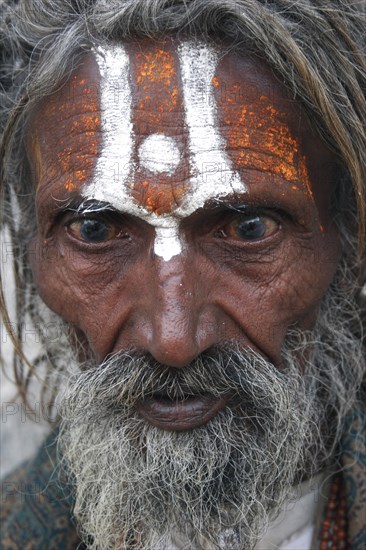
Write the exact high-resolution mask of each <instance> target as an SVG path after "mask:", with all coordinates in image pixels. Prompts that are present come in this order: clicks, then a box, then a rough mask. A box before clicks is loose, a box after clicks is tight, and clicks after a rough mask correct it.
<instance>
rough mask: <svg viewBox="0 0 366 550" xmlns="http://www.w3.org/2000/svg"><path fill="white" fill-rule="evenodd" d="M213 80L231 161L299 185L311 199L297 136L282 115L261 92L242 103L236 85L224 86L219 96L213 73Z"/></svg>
mask: <svg viewBox="0 0 366 550" xmlns="http://www.w3.org/2000/svg"><path fill="white" fill-rule="evenodd" d="M214 80H215V82H213V84H214V86H215V87H216V88H217V89H218V91H217V98H220V99H219V116H220V122H221V124H222V123H224V132H225V137H226V140H227V152H228V154H229V156H230V157H231V158H232V160H233V161H234V163H235V164H236V165H237V166H238V167H239V168H244V169H253V170H259V171H264V172H270V173H272V174H275V175H277V176H280V177H281V178H283V179H284V180H286V181H289V182H292V183H293V184H294V185H295V184H296V183H298V184H301V187H302V188H304V186H305V189H306V192H307V193H309V195H310V197H311V198H312V199H313V194H312V191H311V186H310V179H309V175H308V171H307V167H306V158H305V155H302V154H301V153H300V141H299V139H297V138H295V137H294V136H293V134H292V133H291V130H290V128H289V127H288V125H287V124H286V123H285V122H284V120H285V114H284V113H283V112H281V111H279V110H278V109H277V108H276V107H275V106H274V105H273V104H272V103H271V101H270V100H269V98H268V97H267V96H265V95H261V96H259V97H258V99H256V101H255V102H254V101H253V102H251V103H248V102H246V103H245V104H244V105H243V103H244V102H245V96H244V97H243V95H241V94H240V90H239V86H238V85H237V84H234V85H233V86H232V87H231V89H227V88H226V85H225V86H224V90H225V94H223V95H222V96H220V90H219V88H220V87H221V86H222V82H221V81H220V79H219V78H218V77H216V76H215V78H214ZM240 95H241V97H240Z"/></svg>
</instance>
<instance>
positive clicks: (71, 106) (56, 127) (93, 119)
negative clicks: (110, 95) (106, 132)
mask: <svg viewBox="0 0 366 550" xmlns="http://www.w3.org/2000/svg"><path fill="white" fill-rule="evenodd" d="M42 114H43V123H42V126H41V132H40V134H39V137H38V141H39V147H40V149H41V152H42V155H41V156H42V157H43V156H45V158H52V163H50V162H48V165H51V166H48V167H47V174H45V168H44V167H43V168H41V172H42V173H41V178H42V177H48V178H49V179H52V178H53V177H62V179H63V181H64V186H65V188H66V190H67V191H70V192H71V191H74V190H76V189H80V188H81V186H82V184H83V183H84V182H86V181H90V180H91V178H92V176H93V170H94V167H95V164H96V159H97V155H98V153H99V150H100V106H99V91H98V86H97V85H94V84H93V83H88V82H87V81H86V79H85V78H82V77H78V76H76V75H74V76H72V77H71V79H70V81H69V83H68V85H67V86H65V87H64V88H63V89H61V90H60V91H59V92H57V93H56V94H55V95H54V96H53V97H52V98H51V100H50V101H49V102H48V103H47V105H46V107H45V108H44V110H43V113H42ZM44 135H46V136H47V138H46V140H45V139H44V137H43V136H44ZM40 136H41V137H40Z"/></svg>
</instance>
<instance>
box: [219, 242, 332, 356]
mask: <svg viewBox="0 0 366 550" xmlns="http://www.w3.org/2000/svg"><path fill="white" fill-rule="evenodd" d="M339 253H340V247H339V244H338V240H337V239H336V238H335V235H334V236H333V238H330V237H328V238H324V239H323V238H322V237H321V240H320V242H319V243H317V244H316V245H315V243H314V242H307V243H306V242H302V243H300V242H299V241H297V242H296V243H291V245H287V246H285V247H283V248H282V250H281V253H280V254H279V251H278V250H277V249H276V250H275V251H273V253H271V252H268V251H267V252H266V254H263V256H262V257H258V255H257V254H256V255H255V258H253V259H251V258H250V257H249V255H246V256H245V258H242V257H241V256H240V255H239V254H238V255H237V256H235V254H230V255H225V256H222V257H221V259H220V262H219V263H220V266H221V268H220V274H218V273H216V276H215V286H214V290H213V300H214V301H215V302H216V303H218V304H220V307H221V308H222V309H223V310H225V311H226V312H227V314H228V315H229V317H230V318H231V319H233V320H234V321H235V324H236V327H237V334H238V339H239V340H241V341H242V342H244V343H245V344H249V345H253V346H254V347H255V348H256V349H257V350H259V352H261V353H263V354H265V355H267V356H268V357H269V358H270V359H271V360H272V361H273V362H275V364H278V363H279V361H280V352H281V348H282V345H283V342H284V339H285V336H286V334H287V331H288V329H289V328H290V327H292V326H297V327H299V328H300V329H304V330H310V329H312V328H313V327H314V324H315V321H316V317H317V313H318V309H319V305H320V302H321V300H322V298H323V297H324V295H325V294H326V292H327V290H328V288H329V286H330V284H331V282H332V279H333V277H334V273H335V271H336V269H337V265H338V260H339ZM217 263H218V262H216V265H217Z"/></svg>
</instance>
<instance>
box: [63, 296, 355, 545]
mask: <svg viewBox="0 0 366 550" xmlns="http://www.w3.org/2000/svg"><path fill="white" fill-rule="evenodd" d="M339 306H340V303H339V301H337V300H335V299H334V295H332V296H331V295H329V297H328V299H327V301H326V302H325V303H324V304H323V310H322V311H321V312H320V314H319V318H318V323H317V326H316V328H315V329H314V331H312V332H309V333H305V332H301V331H291V332H290V333H289V334H288V336H287V339H286V342H285V346H284V349H283V353H282V358H283V360H282V364H281V365H280V366H274V365H273V364H271V363H270V362H269V361H267V360H266V359H264V358H263V357H262V356H261V355H259V354H258V353H255V352H254V351H252V350H248V349H246V350H241V349H239V348H238V347H237V345H235V344H230V345H226V346H225V347H224V348H213V349H211V350H209V351H208V352H205V353H203V354H202V355H200V356H199V357H197V359H196V360H195V361H193V362H192V363H191V364H190V365H187V366H186V367H185V368H182V369H174V368H169V367H167V366H164V365H161V364H159V363H157V362H156V361H155V360H154V359H153V358H152V357H151V356H150V355H144V354H128V353H117V354H115V355H114V356H112V357H110V358H108V359H107V360H106V361H105V362H103V363H102V364H101V365H88V366H85V367H84V370H83V371H82V372H78V373H77V374H76V375H74V376H72V377H71V378H70V380H69V384H68V388H67V389H66V392H65V395H64V398H63V402H62V409H61V417H62V423H61V428H60V436H59V446H60V451H61V454H62V456H63V460H64V464H65V468H66V471H67V475H68V476H69V479H70V483H72V484H73V489H74V493H75V508H74V513H75V516H76V518H77V521H78V524H79V528H80V534H81V536H82V537H83V539H84V541H85V544H86V545H87V547H88V548H89V549H103V550H105V549H112V548H113V549H124V548H126V549H127V548H128V549H129V548H139V549H144V550H153V549H154V550H155V549H166V550H168V549H169V550H170V549H171V548H172V547H173V548H174V546H173V544H174V539H179V540H180V542H179V543H176V544H177V546H176V547H178V548H195V549H197V550H199V549H206V548H207V549H210V550H211V549H214V548H217V549H225V550H230V549H235V550H238V549H240V550H246V549H252V548H253V547H254V546H255V544H256V543H257V541H258V539H259V538H260V536H261V534H262V533H263V531H264V530H265V529H266V526H267V525H268V523H269V522H270V521H271V520H272V519H273V518H274V517H275V516H276V515H277V514H278V513H279V511H280V510H281V507H282V506H283V504H284V502H285V500H286V499H287V498H289V496H290V494H291V491H292V490H293V488H294V486H295V485H296V484H297V483H299V482H300V481H301V479H303V478H304V477H309V476H311V475H313V474H314V473H315V472H317V471H319V469H320V468H322V467H323V466H324V464H326V462H327V461H328V460H329V457H330V456H332V455H333V453H334V449H335V446H336V445H337V443H338V441H339V438H340V434H341V432H342V426H343V420H344V417H345V415H346V413H347V411H348V410H349V408H350V407H351V406H352V404H353V402H354V399H355V396H356V393H357V389H358V387H359V385H360V383H361V380H362V374H363V372H364V363H363V360H362V350H361V348H360V344H359V340H356V339H355V338H353V337H352V335H351V331H350V328H349V323H347V321H345V319H344V316H343V315H342V316H341V315H340V312H342V313H344V309H343V311H342V306H341V307H339ZM352 321H354V318H353V317H352ZM187 391H188V392H189V393H190V394H194V395H196V394H197V395H201V394H211V395H212V396H217V397H220V396H222V395H227V394H230V395H232V396H233V398H232V400H231V401H230V403H229V405H228V406H227V407H226V408H225V409H223V410H222V411H220V412H219V413H218V414H217V415H216V416H215V417H214V418H213V419H212V420H211V421H210V422H208V423H207V425H205V426H202V427H199V428H196V429H194V430H190V431H185V432H173V431H166V430H161V429H158V428H155V427H152V426H151V425H149V424H148V423H147V422H146V421H144V420H143V419H141V418H140V417H139V415H138V414H137V412H136V405H137V403H138V402H139V400H141V399H146V398H149V397H151V396H153V395H155V394H161V393H164V394H166V395H168V396H169V397H170V398H171V399H177V400H179V399H184V397H185V395H187ZM183 541H184V542H183Z"/></svg>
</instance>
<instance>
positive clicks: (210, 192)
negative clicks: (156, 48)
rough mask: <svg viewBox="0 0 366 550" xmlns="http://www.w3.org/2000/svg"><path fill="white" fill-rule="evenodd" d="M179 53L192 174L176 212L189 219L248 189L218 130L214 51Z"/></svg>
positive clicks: (193, 48) (194, 47)
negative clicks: (199, 210)
mask: <svg viewBox="0 0 366 550" xmlns="http://www.w3.org/2000/svg"><path fill="white" fill-rule="evenodd" d="M178 51H179V59H180V69H181V74H182V82H183V96H184V106H185V118H186V124H187V127H188V135H189V148H190V153H191V169H192V172H193V177H192V178H191V191H190V192H188V194H187V196H186V198H185V200H184V202H183V204H182V206H181V207H180V208H179V211H181V212H182V214H183V212H184V213H185V214H186V215H189V214H191V213H192V212H194V211H195V210H196V209H197V208H200V207H202V206H203V205H204V204H205V202H206V201H207V200H209V199H213V198H219V197H220V196H225V195H230V194H231V193H234V192H240V193H243V192H245V191H247V189H246V186H245V185H244V183H243V182H242V181H241V179H240V175H239V174H238V173H237V172H236V171H234V170H233V169H232V164H231V162H230V159H229V158H228V156H227V154H226V151H225V142H224V139H223V138H222V137H221V135H220V133H219V129H218V120H217V108H216V102H215V97H214V94H213V84H212V79H213V77H214V75H215V69H216V66H217V60H218V55H217V53H216V51H215V49H214V48H213V47H210V46H207V45H206V44H197V43H195V42H190V41H188V42H183V43H182V44H181V45H180V46H179V50H178Z"/></svg>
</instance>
